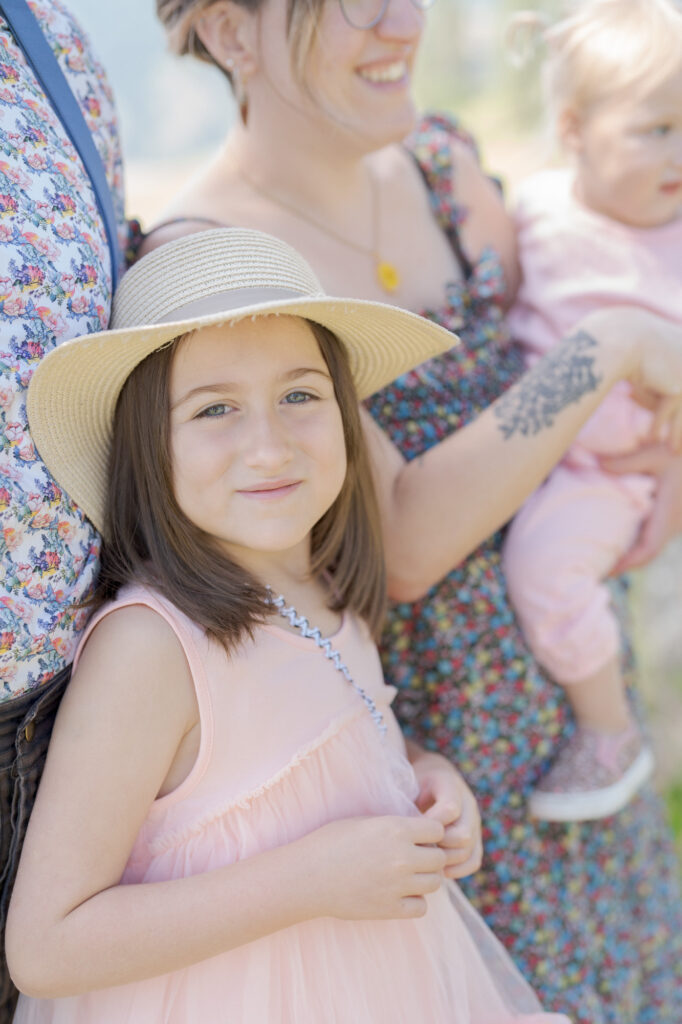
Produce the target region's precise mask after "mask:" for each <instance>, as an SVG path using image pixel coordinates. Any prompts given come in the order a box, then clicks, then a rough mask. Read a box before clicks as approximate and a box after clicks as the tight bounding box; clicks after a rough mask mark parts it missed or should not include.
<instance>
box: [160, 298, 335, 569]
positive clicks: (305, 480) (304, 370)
mask: <svg viewBox="0 0 682 1024" xmlns="http://www.w3.org/2000/svg"><path fill="white" fill-rule="evenodd" d="M170 402H171V411H170V448H171V461H172V467H173V488H174V493H175V497H176V500H177V502H178V504H179V506H180V508H181V509H182V511H183V512H184V513H185V515H186V516H187V517H188V518H189V519H190V520H191V521H192V522H193V523H194V524H195V525H196V526H198V527H199V528H200V529H202V530H204V531H205V532H206V533H207V534H210V535H211V536H212V537H214V538H215V539H217V540H218V541H219V542H220V544H221V545H222V546H223V548H224V549H225V551H226V552H227V553H228V554H230V556H231V557H232V558H234V560H235V561H236V562H238V563H239V564H240V565H242V566H243V567H244V568H246V569H249V570H250V571H252V572H254V573H256V575H259V576H260V577H261V578H262V579H264V582H267V571H268V565H269V564H270V565H272V564H274V563H275V562H276V563H278V564H281V563H282V558H283V557H284V561H285V564H290V559H291V558H292V557H293V562H292V563H291V564H292V566H294V567H295V568H296V569H297V570H298V569H302V570H303V571H306V570H307V559H308V553H309V536H310V531H311V530H312V528H313V526H314V525H315V523H316V522H317V521H318V520H319V519H320V518H321V517H322V516H323V515H324V513H325V512H326V511H327V509H329V508H330V506H331V505H332V504H333V503H334V501H335V499H336V497H337V496H338V494H339V491H340V490H341V487H342V485H343V482H344V479H345V475H346V450H345V443H344V435H343V423H342V419H341V412H340V409H339V406H338V404H337V401H336V398H335V395H334V385H333V382H332V380H331V378H330V375H329V370H328V368H327V364H326V363H325V361H324V359H323V357H322V355H321V353H320V350H319V348H318V345H317V341H316V339H315V337H314V335H313V333H312V331H311V329H310V327H309V326H308V324H306V323H305V321H303V320H301V319H299V318H297V317H290V316H278V317H275V316H273V317H260V318H257V319H255V320H249V321H245V322H242V323H238V324H234V325H232V326H220V327H209V328H204V329H203V330H200V331H197V332H196V333H195V334H193V335H191V336H190V337H189V338H187V339H185V340H184V341H183V342H182V343H181V344H180V346H179V348H178V350H177V352H176V354H175V356H174V358H173V365H172V368H171V379H170ZM273 560H274V561H273Z"/></svg>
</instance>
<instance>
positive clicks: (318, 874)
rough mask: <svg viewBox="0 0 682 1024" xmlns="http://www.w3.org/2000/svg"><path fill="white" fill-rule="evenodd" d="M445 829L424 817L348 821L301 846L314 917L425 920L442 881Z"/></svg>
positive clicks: (337, 823) (316, 834)
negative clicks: (429, 896)
mask: <svg viewBox="0 0 682 1024" xmlns="http://www.w3.org/2000/svg"><path fill="white" fill-rule="evenodd" d="M444 831H445V830H444V828H443V825H442V824H441V823H440V822H438V821H432V820H429V819H428V818H424V817H415V818H402V817H397V816H395V817H391V816H386V817H369V818H346V819H344V820H342V821H334V822H332V823H331V824H329V825H324V826H323V827H322V828H319V829H317V830H316V831H315V832H312V833H310V835H308V836H306V837H305V838H304V839H303V840H301V845H302V848H303V851H304V856H305V858H306V864H305V875H304V877H305V879H306V884H307V885H308V887H309V892H308V895H309V898H310V899H311V900H312V902H313V907H314V913H315V915H316V916H319V917H340V918H347V919H349V920H360V919H387V918H411V917H422V916H423V915H424V914H425V913H426V900H425V899H424V897H425V896H426V895H427V894H428V893H432V892H436V890H437V889H438V888H439V887H440V885H441V882H442V880H443V874H442V872H443V869H444V867H445V862H446V855H445V853H444V851H443V850H441V849H440V848H439V846H438V845H437V844H438V843H441V842H442V841H443V835H444Z"/></svg>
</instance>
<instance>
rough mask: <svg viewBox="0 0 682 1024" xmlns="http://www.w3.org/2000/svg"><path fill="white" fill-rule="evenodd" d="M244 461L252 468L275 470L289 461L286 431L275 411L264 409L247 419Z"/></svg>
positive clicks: (289, 443)
mask: <svg viewBox="0 0 682 1024" xmlns="http://www.w3.org/2000/svg"><path fill="white" fill-rule="evenodd" d="M247 429H248V434H247V442H246V446H245V447H246V452H245V461H246V463H247V465H249V466H251V467H252V468H253V469H263V470H267V471H268V472H276V471H277V470H278V469H279V468H280V467H282V466H285V465H286V464H287V463H288V462H290V461H291V458H292V456H293V450H292V446H291V442H290V439H289V436H288V432H287V430H286V428H285V426H284V424H283V423H282V422H281V420H280V418H279V417H278V416H277V413H276V412H274V411H270V410H264V411H263V412H260V413H258V414H254V415H253V416H251V417H250V419H249V424H248V428H247Z"/></svg>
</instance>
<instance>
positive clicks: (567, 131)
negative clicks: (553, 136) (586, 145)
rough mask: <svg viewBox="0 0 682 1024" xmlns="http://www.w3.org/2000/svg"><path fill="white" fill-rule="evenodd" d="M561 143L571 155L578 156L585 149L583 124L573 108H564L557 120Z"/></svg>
mask: <svg viewBox="0 0 682 1024" xmlns="http://www.w3.org/2000/svg"><path fill="white" fill-rule="evenodd" d="M557 134H558V136H559V142H560V143H561V145H562V146H563V147H564V149H567V150H568V151H569V152H570V153H573V154H575V155H577V154H578V153H580V152H581V151H582V148H583V124H582V119H581V117H580V115H579V114H578V112H577V110H575V108H573V107H564V109H563V110H561V111H560V112H559V116H558V118H557Z"/></svg>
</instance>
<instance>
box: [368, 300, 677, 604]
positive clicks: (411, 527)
mask: <svg viewBox="0 0 682 1024" xmlns="http://www.w3.org/2000/svg"><path fill="white" fill-rule="evenodd" d="M623 379H626V380H630V381H631V382H632V383H633V384H634V385H635V386H637V387H639V388H640V389H643V390H646V391H648V392H650V393H655V394H656V395H675V394H679V393H680V391H681V390H682V331H680V329H679V328H678V327H675V326H673V325H672V324H670V323H669V322H667V321H663V320H661V319H659V318H658V317H655V316H653V315H652V314H649V313H647V312H645V311H643V310H640V309H636V308H629V307H621V308H618V309H613V310H608V311H604V312H599V313H592V314H590V315H589V316H587V317H585V318H584V319H583V320H582V321H581V322H580V324H579V325H578V327H577V329H576V331H575V333H574V334H573V335H572V336H571V337H569V338H567V339H566V340H565V341H563V342H562V343H561V344H560V345H559V346H557V348H556V349H554V350H553V351H552V352H550V353H549V354H548V355H546V356H545V357H544V358H543V359H542V360H541V361H540V362H538V363H537V364H536V365H535V366H534V367H533V369H532V370H529V371H528V372H527V373H526V374H524V376H523V377H522V378H521V380H520V381H518V383H517V384H516V385H514V387H512V388H510V389H509V391H507V392H506V393H505V394H504V395H502V396H501V397H500V398H499V399H498V400H497V401H496V402H495V403H494V404H493V405H491V406H490V407H489V408H488V409H487V410H486V411H485V412H483V413H482V414H481V415H480V416H478V417H477V419H476V420H474V421H473V422H472V423H470V424H468V425H467V426H466V427H463V428H462V429H461V430H458V431H456V432H455V433H454V434H452V435H450V437H448V438H446V439H445V440H444V441H442V442H441V443H440V444H437V445H435V446H434V447H433V448H430V449H429V450H428V451H427V452H425V453H424V454H423V455H421V456H419V457H418V458H416V459H413V460H412V461H411V462H406V461H405V460H404V459H403V457H402V455H401V454H400V453H399V452H398V450H397V449H396V448H395V446H394V445H393V444H392V443H391V441H390V440H389V438H388V437H387V436H386V435H385V434H384V433H383V431H382V430H380V428H379V427H378V426H377V425H376V423H374V421H373V420H372V419H371V417H370V416H369V415H368V414H366V413H365V414H364V423H365V426H366V434H367V438H368V440H369V444H370V450H371V453H372V463H373V467H374V472H375V482H376V484H377V490H378V496H379V504H380V508H381V514H382V522H383V527H384V540H385V546H386V561H387V566H388V578H389V593H390V594H391V596H392V597H393V598H394V599H396V600H404V601H414V600H417V599H419V598H420V597H422V596H423V595H424V594H425V593H426V592H427V591H428V589H429V588H430V587H432V586H433V585H434V584H435V583H437V582H438V581H439V580H440V579H442V577H443V576H444V575H446V573H448V572H449V571H451V570H452V569H453V568H454V567H455V566H457V565H459V564H460V563H461V562H462V561H463V559H464V558H466V557H467V555H469V554H470V553H471V552H472V551H474V550H475V549H476V547H477V546H478V545H479V544H480V543H481V542H482V541H483V540H485V539H486V538H487V537H489V536H490V534H491V533H493V532H494V531H495V530H496V529H498V528H499V527H500V526H502V525H503V524H504V523H505V522H506V521H507V520H508V519H509V518H510V517H511V516H512V515H513V514H514V513H515V512H516V510H517V509H518V508H519V506H520V505H521V504H522V502H523V501H524V500H525V499H526V498H527V497H528V495H529V494H531V492H532V491H534V490H535V488H536V487H537V486H538V485H539V484H540V483H541V482H542V480H543V479H544V478H545V476H546V475H547V474H548V473H549V471H550V470H551V469H552V467H553V466H554V465H555V463H556V462H558V461H559V459H560V458H561V457H562V455H563V454H564V453H565V451H566V449H567V448H568V446H569V445H570V443H571V442H572V440H573V439H574V437H575V435H576V434H577V433H578V431H579V429H580V428H581V427H582V425H583V424H584V423H585V421H586V420H587V419H588V418H589V416H590V415H591V414H592V413H593V412H594V410H595V409H596V408H597V406H598V405H599V403H600V402H601V401H602V400H603V399H604V398H605V397H606V395H607V394H608V392H609V390H610V389H611V387H612V386H613V385H614V384H615V383H616V382H617V381H618V380H623Z"/></svg>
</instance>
